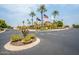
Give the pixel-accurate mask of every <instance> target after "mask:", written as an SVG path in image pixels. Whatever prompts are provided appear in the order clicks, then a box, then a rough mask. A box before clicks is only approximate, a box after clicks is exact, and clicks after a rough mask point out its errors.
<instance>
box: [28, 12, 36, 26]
mask: <svg viewBox="0 0 79 59" xmlns="http://www.w3.org/2000/svg"><path fill="white" fill-rule="evenodd" d="M29 15H30V16H31V17H32V25H33V17H34V16H35V15H36V14H35V13H34V11H32V12H31V13H30V14H29Z"/></svg>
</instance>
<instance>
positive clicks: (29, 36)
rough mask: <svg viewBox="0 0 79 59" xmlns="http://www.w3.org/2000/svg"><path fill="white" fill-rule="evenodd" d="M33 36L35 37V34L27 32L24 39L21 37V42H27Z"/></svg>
mask: <svg viewBox="0 0 79 59" xmlns="http://www.w3.org/2000/svg"><path fill="white" fill-rule="evenodd" d="M34 38H35V36H34V35H33V34H28V35H27V36H26V37H25V38H24V39H22V41H21V42H23V43H28V42H30V41H31V40H32V39H34Z"/></svg>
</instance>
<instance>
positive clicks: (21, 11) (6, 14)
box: [0, 4, 79, 26]
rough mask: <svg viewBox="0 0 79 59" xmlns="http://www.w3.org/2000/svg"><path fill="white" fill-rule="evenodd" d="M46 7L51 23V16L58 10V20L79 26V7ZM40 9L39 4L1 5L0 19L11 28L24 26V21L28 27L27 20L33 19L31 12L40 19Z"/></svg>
mask: <svg viewBox="0 0 79 59" xmlns="http://www.w3.org/2000/svg"><path fill="white" fill-rule="evenodd" d="M45 6H46V8H47V12H45V14H46V15H48V16H49V21H53V16H52V15H51V14H52V12H53V11H54V10H58V11H59V16H58V19H63V21H64V23H65V24H68V25H71V24H73V23H75V24H79V5H77V4H74V5H73V4H46V5H45ZM38 7H39V4H29V5H28V4H2V5H1V4H0V19H4V20H6V22H7V23H8V24H9V25H11V26H17V25H22V21H23V20H24V21H25V23H26V25H27V19H31V17H29V13H30V12H31V11H33V10H34V12H35V13H36V15H37V17H39V18H40V13H39V12H37V8H38ZM35 20H36V19H35V18H34V21H35ZM30 21H31V20H30Z"/></svg>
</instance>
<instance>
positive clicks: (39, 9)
mask: <svg viewBox="0 0 79 59" xmlns="http://www.w3.org/2000/svg"><path fill="white" fill-rule="evenodd" d="M46 11H47V9H46V7H45V5H40V7H39V8H38V12H40V13H41V20H42V26H43V13H44V12H46Z"/></svg>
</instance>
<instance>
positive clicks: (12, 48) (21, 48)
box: [4, 38, 40, 51]
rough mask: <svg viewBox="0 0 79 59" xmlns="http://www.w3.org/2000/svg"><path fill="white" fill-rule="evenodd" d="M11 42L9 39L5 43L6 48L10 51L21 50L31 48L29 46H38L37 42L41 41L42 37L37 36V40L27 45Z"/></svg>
mask: <svg viewBox="0 0 79 59" xmlns="http://www.w3.org/2000/svg"><path fill="white" fill-rule="evenodd" d="M10 43H11V42H10V41H9V42H8V43H7V44H5V45H4V48H5V49H6V50H9V51H21V50H24V49H29V48H32V47H34V46H36V45H37V44H39V43H40V39H39V38H37V40H36V41H35V42H33V43H30V44H27V45H23V46H14V45H11V44H10Z"/></svg>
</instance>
